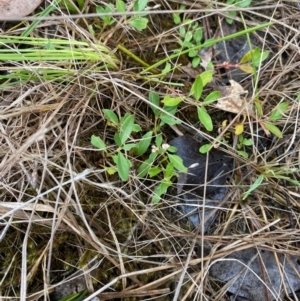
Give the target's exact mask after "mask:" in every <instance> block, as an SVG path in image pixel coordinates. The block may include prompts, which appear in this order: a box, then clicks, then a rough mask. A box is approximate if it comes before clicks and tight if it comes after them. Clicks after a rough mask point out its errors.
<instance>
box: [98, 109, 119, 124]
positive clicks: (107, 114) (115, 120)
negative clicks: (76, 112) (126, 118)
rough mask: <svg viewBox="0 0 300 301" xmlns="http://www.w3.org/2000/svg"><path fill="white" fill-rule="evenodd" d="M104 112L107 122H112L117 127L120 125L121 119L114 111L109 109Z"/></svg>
mask: <svg viewBox="0 0 300 301" xmlns="http://www.w3.org/2000/svg"><path fill="white" fill-rule="evenodd" d="M102 112H103V114H104V117H105V119H106V120H107V121H110V122H112V123H114V124H115V125H119V118H118V116H117V115H116V113H115V112H114V111H112V110H108V109H103V110H102Z"/></svg>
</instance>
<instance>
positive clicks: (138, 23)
mask: <svg viewBox="0 0 300 301" xmlns="http://www.w3.org/2000/svg"><path fill="white" fill-rule="evenodd" d="M129 24H130V25H131V26H132V27H133V28H135V29H136V30H143V29H146V28H147V24H148V19H147V18H141V17H135V18H132V19H131V20H130V21H129Z"/></svg>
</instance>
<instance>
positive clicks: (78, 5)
mask: <svg viewBox="0 0 300 301" xmlns="http://www.w3.org/2000/svg"><path fill="white" fill-rule="evenodd" d="M61 6H62V8H63V9H67V10H68V11H69V12H71V13H78V12H80V11H82V9H83V7H84V0H76V1H70V0H62V1H61Z"/></svg>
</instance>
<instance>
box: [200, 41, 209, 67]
mask: <svg viewBox="0 0 300 301" xmlns="http://www.w3.org/2000/svg"><path fill="white" fill-rule="evenodd" d="M199 56H200V58H201V63H200V65H201V66H202V67H203V68H204V69H205V70H210V68H209V67H208V64H209V63H210V62H211V57H212V48H211V47H210V48H203V49H202V50H201V51H200V53H199Z"/></svg>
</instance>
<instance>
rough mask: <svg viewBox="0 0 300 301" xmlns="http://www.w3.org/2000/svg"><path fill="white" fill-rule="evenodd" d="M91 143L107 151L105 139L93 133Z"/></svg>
mask: <svg viewBox="0 0 300 301" xmlns="http://www.w3.org/2000/svg"><path fill="white" fill-rule="evenodd" d="M91 144H92V145H93V146H95V147H97V148H99V149H100V150H103V151H105V152H106V153H107V147H106V144H105V143H104V141H103V140H102V139H101V138H100V137H98V136H95V135H92V137H91Z"/></svg>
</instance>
